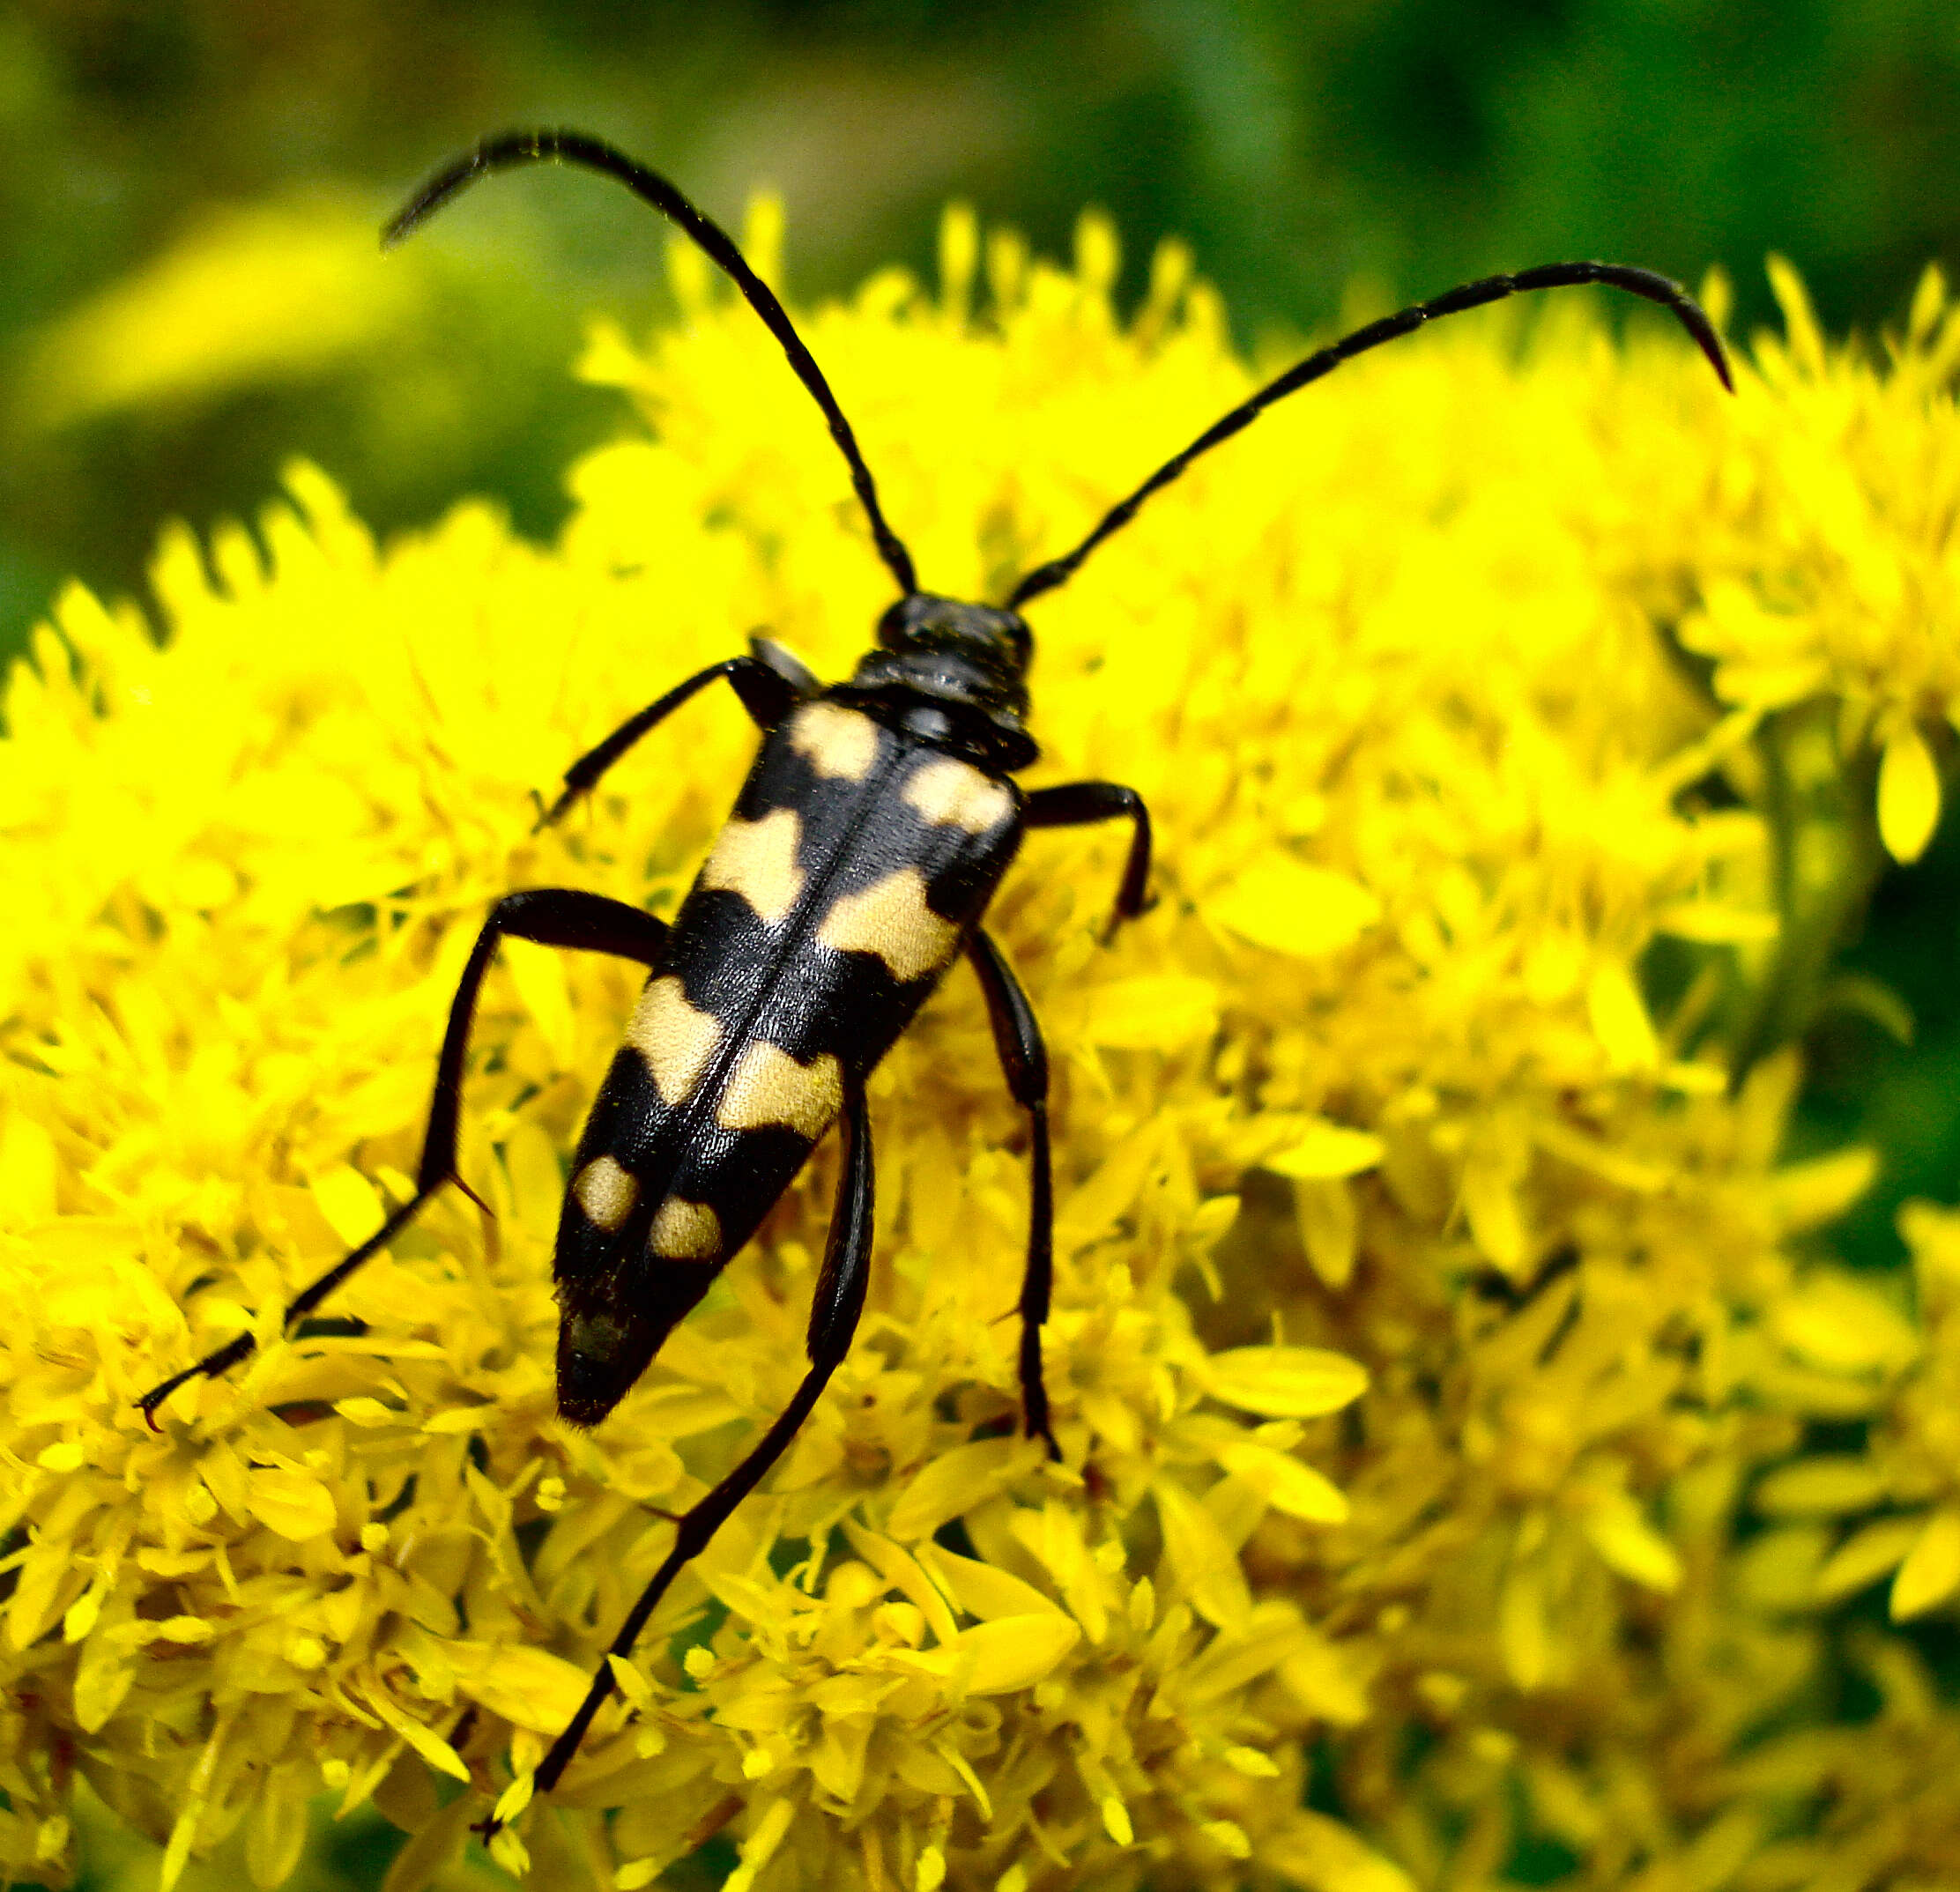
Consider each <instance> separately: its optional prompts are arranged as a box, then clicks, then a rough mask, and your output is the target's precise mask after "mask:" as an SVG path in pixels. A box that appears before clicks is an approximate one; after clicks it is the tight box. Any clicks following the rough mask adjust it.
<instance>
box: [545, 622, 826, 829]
mask: <svg viewBox="0 0 1960 1892" xmlns="http://www.w3.org/2000/svg"><path fill="white" fill-rule="evenodd" d="M749 644H750V647H751V655H749V656H747V657H728V658H726V659H724V661H723V662H721V663H719V664H709V666H708V668H707V669H706V670H702V671H695V672H694V675H693V676H692V677H690V678H688V679H687V681H686V682H685V683H678V684H676V685H675V686H673V688H672V689H671V690H669V691H668V692H667V694H665V695H664V696H663V697H662V698H661V699H660V700H659V701H657V702H654V703H649V704H648V705H647V707H646V708H645V709H642V710H641V711H640V713H639V714H638V715H637V716H628V717H627V719H626V721H625V722H624V723H620V726H619V728H617V729H616V730H614V731H612V734H611V735H610V736H608V737H607V738H605V741H604V742H602V743H601V744H599V746H598V747H597V748H596V749H589V750H587V751H586V753H584V754H583V755H582V756H580V757H579V759H578V760H577V761H575V762H574V763H573V764H572V766H571V767H570V768H568V769H567V770H566V771H565V786H564V788H563V789H562V790H561V791H560V793H559V797H558V799H557V800H556V801H554V802H553V804H552V805H551V806H550V807H549V808H547V809H546V811H545V812H544V813H543V814H541V815H539V816H538V826H537V827H534V828H532V829H531V833H532V834H534V835H535V834H538V832H540V831H541V830H542V829H545V828H547V827H551V826H552V825H553V822H555V821H556V820H558V819H559V817H560V816H561V815H562V814H563V813H564V812H565V811H566V810H567V809H568V808H569V807H570V806H571V805H572V804H573V803H574V802H575V801H576V800H577V799H578V798H579V797H580V796H581V795H584V794H587V793H589V792H590V790H592V789H594V788H595V787H597V786H598V781H599V778H600V776H602V775H605V772H606V770H607V769H609V768H612V765H613V763H615V762H616V761H619V760H620V757H621V756H622V755H624V754H625V753H627V750H628V749H630V748H631V747H632V746H634V744H635V743H636V742H638V741H639V739H640V738H641V737H642V736H644V735H645V734H646V733H647V732H648V731H650V730H651V729H653V728H655V727H656V726H657V724H659V723H664V722H665V721H666V720H667V718H668V717H669V716H672V714H673V713H674V711H675V710H677V709H679V708H680V706H681V705H682V704H683V703H685V702H686V701H687V699H688V698H689V697H691V696H694V695H698V694H700V693H701V692H702V690H705V689H706V688H707V687H708V686H709V684H711V683H714V682H716V681H717V680H718V679H721V678H724V677H725V678H727V679H728V681H729V683H730V684H731V686H733V688H734V691H735V694H736V695H738V696H739V697H740V698H741V700H742V707H743V709H746V710H747V711H748V713H749V716H750V717H751V719H752V720H753V721H754V723H755V724H756V726H757V727H758V728H760V729H765V730H768V729H774V728H775V727H776V724H777V723H780V722H781V721H782V720H783V717H784V716H788V715H789V713H790V711H791V709H794V708H795V707H796V705H797V704H798V702H799V701H801V700H802V699H803V697H805V696H808V695H813V694H815V692H816V690H817V689H818V688H819V685H818V683H817V679H815V678H814V677H813V676H811V674H810V672H809V671H806V670H805V669H804V668H803V666H802V665H801V664H798V662H797V660H796V659H795V658H794V657H791V655H790V653H789V652H788V651H786V650H784V649H783V648H782V647H781V646H780V645H778V644H773V643H770V642H768V640H767V639H765V638H761V637H752V638H751V639H750V640H749Z"/></svg>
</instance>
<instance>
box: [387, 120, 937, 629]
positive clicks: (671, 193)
mask: <svg viewBox="0 0 1960 1892" xmlns="http://www.w3.org/2000/svg"><path fill="white" fill-rule="evenodd" d="M525 164H575V165H582V166H583V167H584V168H585V169H586V170H588V171H598V172H602V173H604V174H605V175H606V176H607V177H612V178H616V179H618V181H619V182H620V183H622V184H624V185H625V186H626V188H627V189H628V190H630V191H632V192H633V194H634V195H635V197H639V198H640V199H642V202H644V203H648V204H652V206H653V207H654V209H655V210H657V211H659V212H660V213H661V215H662V216H664V217H665V218H667V219H670V220H671V221H672V222H673V223H676V224H678V225H679V226H680V229H681V230H682V232H683V233H684V234H686V235H687V236H688V237H690V238H692V239H693V241H694V243H695V244H697V245H698V246H699V247H700V249H702V250H703V251H704V252H705V253H706V255H707V256H708V258H709V261H710V262H711V263H715V264H716V266H717V267H718V268H719V269H721V271H723V272H724V274H725V275H726V276H727V277H728V278H729V280H730V281H731V282H732V283H733V284H734V285H735V286H736V287H737V288H738V289H739V290H740V291H741V292H742V296H743V300H746V302H747V304H748V306H749V307H750V308H753V309H754V311H755V313H756V314H757V315H760V316H761V318H762V320H763V322H764V323H766V324H767V325H768V331H769V333H770V334H771V335H773V336H775V338H776V340H777V341H778V342H779V343H781V344H782V347H783V353H784V354H785V355H787V356H788V357H789V358H790V366H791V367H792V368H794V369H795V370H796V376H797V379H798V381H800V382H802V383H803V385H804V386H805V387H806V388H807V389H808V390H810V397H811V398H812V399H813V401H815V402H816V404H817V405H818V406H819V407H820V408H821V409H822V410H823V412H824V418H825V419H827V420H828V421H829V423H830V437H831V439H832V440H834V441H836V443H837V450H838V452H840V453H841V454H843V456H844V459H845V461H846V462H847V463H848V464H849V465H850V483H851V485H852V486H854V487H855V488H856V489H857V497H858V499H859V500H860V501H862V502H863V505H864V508H865V514H866V516H868V517H869V518H870V520H871V531H872V538H875V539H876V540H877V541H878V555H879V557H880V558H881V559H883V560H884V561H885V564H886V566H887V568H888V569H889V571H890V572H891V575H892V576H893V577H894V578H895V579H897V581H898V588H899V590H901V591H902V592H903V593H904V594H905V596H906V597H911V596H913V594H914V593H916V592H917V590H918V581H917V576H916V575H914V573H913V570H912V555H911V553H909V552H908V551H906V549H905V544H904V541H903V540H902V539H901V538H899V536H898V534H897V533H896V532H895V531H892V529H891V527H890V526H889V525H888V524H887V523H886V521H885V515H884V514H883V513H882V512H881V511H880V509H879V505H878V485H877V482H876V481H875V480H873V479H872V477H871V469H870V468H869V467H868V466H866V465H865V456H864V455H863V454H861V453H859V452H858V450H857V435H856V434H853V433H852V432H851V431H850V421H848V420H846V419H844V413H843V408H841V407H839V406H838V405H837V397H836V396H835V395H834V394H833V393H831V391H830V383H829V382H827V381H826V380H825V379H824V378H823V370H822V369H821V368H820V367H818V366H817V364H816V360H815V357H813V355H812V354H811V352H810V351H809V350H808V349H807V348H806V347H805V346H804V345H803V338H802V337H801V336H800V335H798V333H797V331H796V329H795V326H794V325H793V324H792V323H791V321H790V318H789V316H788V315H786V314H785V313H784V312H783V305H782V303H780V302H779V301H777V300H776V293H775V292H774V291H773V290H772V289H771V288H770V287H769V286H768V284H767V283H766V282H764V281H763V280H762V278H761V277H760V276H758V275H757V274H756V273H755V271H754V270H752V269H751V268H749V266H748V264H747V263H746V261H745V260H744V259H743V256H742V253H741V251H740V250H739V249H736V247H735V243H734V240H733V239H732V238H731V236H730V235H729V234H728V233H727V231H725V230H724V229H723V228H722V226H720V225H719V224H718V223H716V221H715V219H713V218H712V217H709V216H708V215H707V214H706V213H705V212H704V211H699V210H697V209H695V207H694V205H693V204H691V203H689V202H688V200H687V197H684V196H683V195H682V194H681V192H680V191H679V189H677V188H676V187H675V186H674V185H673V184H672V183H670V182H668V181H667V180H666V179H665V178H664V177H663V176H661V174H659V172H657V171H652V170H649V169H648V168H647V167H646V166H645V165H643V164H637V163H635V161H634V160H632V159H631V158H628V157H627V155H626V153H625V152H621V151H617V150H615V149H614V148H613V147H612V145H608V144H606V143H605V140H604V139H602V138H595V137H588V136H587V135H586V134H585V133H584V132H583V131H504V132H500V133H499V134H498V135H497V136H496V137H491V138H486V139H485V140H484V141H483V143H482V144H480V145H478V146H477V148H476V149H475V150H474V151H472V152H469V153H468V154H467V155H465V156H464V157H461V158H458V159H457V160H456V161H455V162H454V163H453V164H450V165H448V166H445V167H444V168H443V169H442V170H440V171H438V172H437V173H436V174H435V175H434V177H432V178H430V180H429V181H428V182H427V183H426V184H424V185H423V186H422V188H421V189H419V191H417V192H416V193H415V195H414V197H412V198H411V199H410V201H409V202H408V204H406V205H405V206H404V208H402V209H401V210H399V211H397V212H396V213H395V215H394V216H393V217H391V218H390V219H389V220H388V222H387V223H386V224H385V225H383V226H382V233H381V241H382V249H388V248H389V247H390V245H392V244H396V243H398V242H400V241H401V240H402V239H403V238H404V237H405V236H407V235H408V234H410V233H411V232H412V230H414V229H415V227H416V226H418V225H419V224H420V223H421V222H423V221H424V220H425V219H427V218H428V217H430V216H433V215H434V212H435V211H439V210H441V209H442V206H443V205H444V204H447V203H448V202H449V199H450V198H451V197H455V196H456V195H457V193H458V192H459V191H463V190H466V189H469V187H470V186H471V184H473V183H475V182H476V181H477V180H478V179H479V177H487V176H489V174H491V173H492V172H493V171H509V170H514V169H515V168H516V167H517V166H519V165H525Z"/></svg>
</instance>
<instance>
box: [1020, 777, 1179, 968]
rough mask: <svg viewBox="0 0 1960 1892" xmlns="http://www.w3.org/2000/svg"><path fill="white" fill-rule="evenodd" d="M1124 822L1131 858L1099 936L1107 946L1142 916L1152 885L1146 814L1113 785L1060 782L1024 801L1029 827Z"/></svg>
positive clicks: (1134, 797) (1136, 798) (1129, 793)
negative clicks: (1127, 827) (1128, 831)
mask: <svg viewBox="0 0 1960 1892" xmlns="http://www.w3.org/2000/svg"><path fill="white" fill-rule="evenodd" d="M1122 819H1127V820H1130V821H1131V822H1132V823H1133V824H1134V826H1133V827H1132V832H1131V835H1130V857H1129V859H1128V860H1127V861H1125V863H1124V867H1123V879H1122V883H1121V885H1119V886H1118V887H1117V894H1116V912H1115V914H1114V915H1113V916H1111V918H1110V927H1109V931H1107V932H1106V933H1104V934H1103V940H1104V942H1105V943H1107V942H1108V941H1109V940H1110V939H1113V938H1114V937H1115V935H1116V930H1117V927H1118V926H1119V925H1121V924H1122V923H1123V922H1124V921H1125V920H1133V919H1135V918H1136V916H1138V915H1139V914H1140V913H1141V912H1142V911H1143V909H1144V904H1145V902H1144V891H1145V889H1146V887H1147V886H1148V885H1149V881H1150V811H1149V810H1148V809H1147V807H1145V806H1144V805H1143V797H1142V796H1140V795H1139V794H1138V793H1137V791H1136V790H1134V789H1126V788H1124V787H1123V786H1122V785H1121V784H1120V783H1115V782H1064V783H1059V784H1058V785H1057V786H1056V787H1054V788H1048V789H1036V790H1034V792H1033V793H1032V794H1030V795H1029V796H1028V812H1027V820H1028V827H1088V826H1090V825H1091V824H1092V823H1094V822H1096V821H1114V820H1122Z"/></svg>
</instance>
